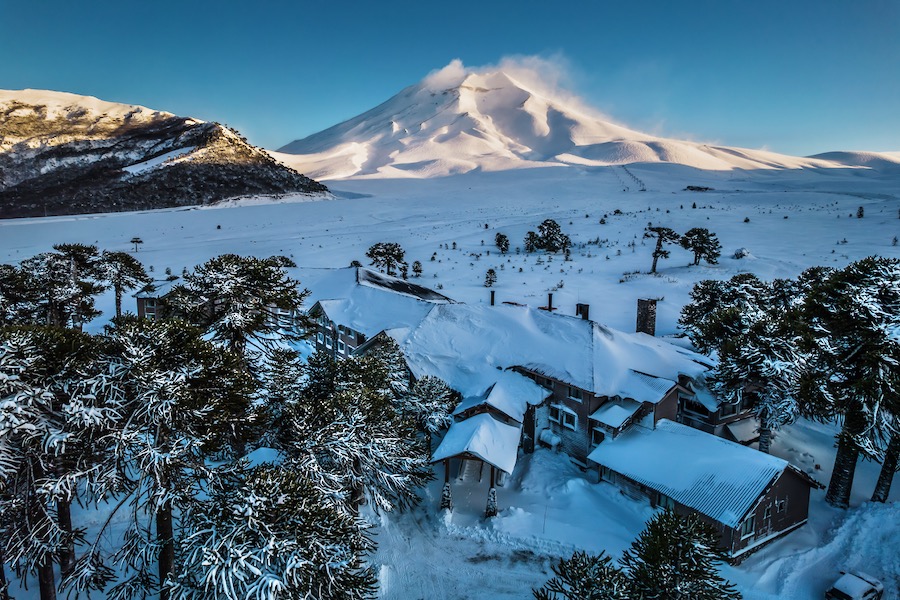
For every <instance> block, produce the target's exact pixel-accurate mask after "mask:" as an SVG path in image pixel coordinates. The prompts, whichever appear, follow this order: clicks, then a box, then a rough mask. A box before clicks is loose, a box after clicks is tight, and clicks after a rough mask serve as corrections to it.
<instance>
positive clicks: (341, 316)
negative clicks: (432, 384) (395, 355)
mask: <svg viewBox="0 0 900 600" xmlns="http://www.w3.org/2000/svg"><path fill="white" fill-rule="evenodd" d="M310 296H311V297H313V298H316V300H315V301H314V304H313V305H312V307H311V308H310V313H316V312H318V311H320V310H321V311H323V312H324V313H325V314H326V315H327V316H328V318H329V319H330V320H332V321H334V322H335V323H338V324H340V325H344V326H347V327H349V328H351V329H353V330H355V331H358V332H360V333H363V334H365V335H366V336H367V337H372V336H374V335H376V334H377V333H379V332H381V331H383V330H385V329H402V328H412V327H414V326H416V325H418V323H419V322H420V321H421V320H422V319H423V318H425V315H427V314H428V312H429V311H430V310H431V309H432V308H434V307H435V306H437V305H439V304H446V303H449V302H452V300H450V299H449V298H447V297H446V296H443V295H441V294H438V293H437V292H435V291H433V290H429V289H427V288H424V287H422V286H419V285H415V284H412V283H409V282H407V281H404V280H402V279H397V278H395V277H388V276H387V275H382V274H380V273H375V272H373V271H369V270H367V269H363V268H361V267H351V268H347V269H335V270H334V271H333V272H330V273H327V274H325V275H324V276H321V277H320V279H319V280H318V281H316V280H315V278H314V279H313V283H312V284H311V294H310ZM307 302H309V299H307Z"/></svg>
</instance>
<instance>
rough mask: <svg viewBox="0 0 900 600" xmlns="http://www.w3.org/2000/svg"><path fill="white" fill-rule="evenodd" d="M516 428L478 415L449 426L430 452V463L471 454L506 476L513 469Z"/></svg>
mask: <svg viewBox="0 0 900 600" xmlns="http://www.w3.org/2000/svg"><path fill="white" fill-rule="evenodd" d="M520 435H521V428H520V427H513V426H512V425H506V424H504V423H501V422H500V421H498V420H497V419H495V418H493V417H492V416H490V415H488V414H485V413H482V414H480V415H475V416H474V417H470V418H468V419H466V420H465V421H459V422H457V423H453V424H452V425H450V428H449V429H448V430H447V434H446V435H445V436H444V439H443V440H441V443H440V445H439V446H438V447H437V449H436V450H435V451H434V455H433V457H432V459H431V460H432V462H438V461H441V460H444V459H447V458H453V457H455V456H459V455H461V454H471V455H473V456H475V457H477V458H480V459H481V460H483V461H484V462H486V463H488V464H490V465H493V466H495V467H497V468H498V469H500V470H501V471H504V472H506V473H512V472H513V469H515V468H516V458H517V456H518V452H519V437H520Z"/></svg>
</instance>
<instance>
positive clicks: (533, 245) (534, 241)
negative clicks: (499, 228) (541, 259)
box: [523, 231, 541, 254]
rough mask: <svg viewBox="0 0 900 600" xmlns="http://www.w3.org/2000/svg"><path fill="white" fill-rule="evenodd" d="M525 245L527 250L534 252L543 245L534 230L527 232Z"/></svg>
mask: <svg viewBox="0 0 900 600" xmlns="http://www.w3.org/2000/svg"><path fill="white" fill-rule="evenodd" d="M523 244H524V246H525V252H527V253H529V254H530V253H532V252H535V251H537V249H538V248H539V247H540V246H541V238H539V237H538V234H536V233H535V232H533V231H529V232H528V233H526V234H525V240H524V241H523Z"/></svg>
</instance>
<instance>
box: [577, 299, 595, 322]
mask: <svg viewBox="0 0 900 600" xmlns="http://www.w3.org/2000/svg"><path fill="white" fill-rule="evenodd" d="M575 316H576V317H581V318H582V319H584V320H585V321H588V320H590V318H591V305H590V304H582V303H580V302H579V303H578V304H576V305H575Z"/></svg>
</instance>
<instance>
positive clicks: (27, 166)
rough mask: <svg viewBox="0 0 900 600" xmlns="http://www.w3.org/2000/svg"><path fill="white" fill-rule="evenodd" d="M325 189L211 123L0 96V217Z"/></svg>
mask: <svg viewBox="0 0 900 600" xmlns="http://www.w3.org/2000/svg"><path fill="white" fill-rule="evenodd" d="M324 190H325V188H324V187H323V186H322V185H320V184H318V183H316V182H314V181H312V180H310V179H308V178H306V177H304V176H302V175H300V174H299V173H297V172H295V171H293V170H292V169H290V168H287V167H285V166H284V165H282V164H279V163H277V162H275V161H274V160H273V159H272V157H271V156H269V155H268V154H267V153H266V152H265V151H264V150H261V149H259V148H256V147H254V146H252V145H250V144H249V143H248V142H247V141H246V140H245V139H243V138H242V137H241V136H240V135H239V134H237V132H235V131H233V130H231V129H228V128H227V127H223V126H222V125H219V124H218V123H205V122H203V121H199V120H197V119H191V118H185V117H179V116H176V115H173V114H171V113H167V112H162V111H155V110H151V109H148V108H145V107H142V106H133V105H128V104H116V103H112V102H104V101H102V100H98V99H97V98H93V97H89V96H78V95H75V94H67V93H62V92H51V91H44V90H20V91H5V90H0V217H17V216H36V215H45V214H72V213H85V212H107V211H121V210H135V209H145V208H161V207H169V206H182V205H193V204H209V203H213V202H218V201H220V200H224V199H227V198H233V197H236V196H243V195H247V194H283V193H295V192H301V193H315V192H322V191H324Z"/></svg>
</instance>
